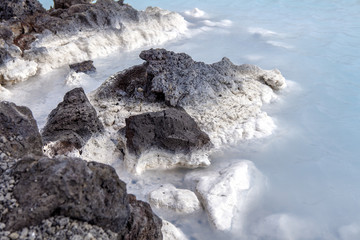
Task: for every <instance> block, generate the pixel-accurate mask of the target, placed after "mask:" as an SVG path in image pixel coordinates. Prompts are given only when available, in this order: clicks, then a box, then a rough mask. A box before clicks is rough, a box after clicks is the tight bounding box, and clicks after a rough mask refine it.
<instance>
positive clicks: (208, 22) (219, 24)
mask: <svg viewBox="0 0 360 240" xmlns="http://www.w3.org/2000/svg"><path fill="white" fill-rule="evenodd" d="M202 22H203V23H204V24H205V25H206V26H209V27H231V26H232V24H233V22H232V21H231V20H228V19H223V20H221V21H219V22H215V21H211V20H204V21H202Z"/></svg>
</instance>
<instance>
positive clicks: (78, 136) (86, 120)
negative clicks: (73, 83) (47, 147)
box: [42, 88, 104, 155]
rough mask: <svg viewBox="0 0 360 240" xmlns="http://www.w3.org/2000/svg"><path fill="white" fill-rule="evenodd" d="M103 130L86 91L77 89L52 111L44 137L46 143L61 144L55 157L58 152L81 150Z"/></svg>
mask: <svg viewBox="0 0 360 240" xmlns="http://www.w3.org/2000/svg"><path fill="white" fill-rule="evenodd" d="M103 130H104V127H103V125H102V124H101V122H100V120H99V119H98V117H97V113H96V111H95V109H94V107H93V106H92V105H91V104H90V102H89V100H88V98H87V97H86V95H85V92H84V90H83V89H82V88H75V89H73V90H71V91H69V92H68V93H66V94H65V96H64V100H63V102H61V103H59V105H58V106H57V107H56V108H55V109H54V110H52V111H51V113H50V115H49V117H48V121H47V123H46V125H45V127H44V128H43V131H42V137H43V140H44V142H45V143H49V142H53V141H58V142H59V144H58V146H57V149H54V151H55V154H54V155H57V151H65V152H66V151H71V150H72V149H74V148H77V149H80V148H81V147H82V146H83V145H84V144H85V143H86V142H87V141H88V140H89V139H90V137H91V136H92V135H93V134H96V133H101V132H102V131H103ZM59 153H60V152H59Z"/></svg>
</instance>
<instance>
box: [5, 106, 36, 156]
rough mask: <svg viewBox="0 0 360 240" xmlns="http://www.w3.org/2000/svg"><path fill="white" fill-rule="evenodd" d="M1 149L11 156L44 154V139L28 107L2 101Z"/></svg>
mask: <svg viewBox="0 0 360 240" xmlns="http://www.w3.org/2000/svg"><path fill="white" fill-rule="evenodd" d="M0 135H1V136H3V138H5V141H4V139H2V141H0V149H1V151H2V152H4V153H7V154H8V155H9V157H11V158H20V157H23V156H26V155H42V140H41V136H40V133H39V130H38V127H37V124H36V121H35V119H34V117H33V115H32V113H31V111H30V109H29V108H27V107H21V106H17V105H15V104H14V103H10V102H0Z"/></svg>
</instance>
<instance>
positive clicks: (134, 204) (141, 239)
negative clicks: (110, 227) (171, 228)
mask: <svg viewBox="0 0 360 240" xmlns="http://www.w3.org/2000/svg"><path fill="white" fill-rule="evenodd" d="M128 196H129V203H130V212H131V213H130V218H129V221H128V223H127V225H126V228H125V229H124V230H123V232H122V234H121V235H122V236H121V237H120V239H121V240H132V239H137V240H160V239H163V237H162V232H161V227H162V221H161V219H160V218H159V217H158V216H156V215H155V214H154V213H153V212H152V210H151V207H150V205H149V204H148V203H146V202H143V201H139V200H136V197H135V196H134V195H132V194H129V195H128Z"/></svg>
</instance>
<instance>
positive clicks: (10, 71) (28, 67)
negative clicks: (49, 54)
mask: <svg viewBox="0 0 360 240" xmlns="http://www.w3.org/2000/svg"><path fill="white" fill-rule="evenodd" d="M37 70H38V64H37V63H36V62H34V61H28V60H23V59H19V58H16V59H13V60H10V61H8V62H6V63H5V64H4V65H3V66H1V67H0V79H1V78H2V79H3V81H4V82H5V83H6V84H9V83H15V82H22V81H25V80H27V79H28V78H29V77H32V76H34V75H35V74H36V73H37Z"/></svg>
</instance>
